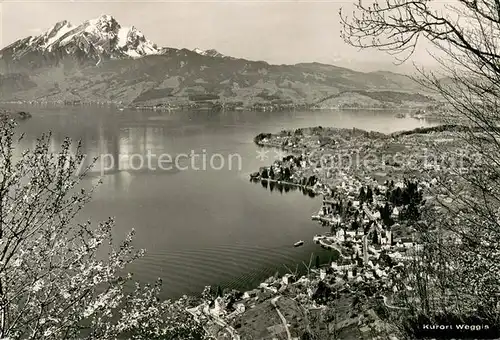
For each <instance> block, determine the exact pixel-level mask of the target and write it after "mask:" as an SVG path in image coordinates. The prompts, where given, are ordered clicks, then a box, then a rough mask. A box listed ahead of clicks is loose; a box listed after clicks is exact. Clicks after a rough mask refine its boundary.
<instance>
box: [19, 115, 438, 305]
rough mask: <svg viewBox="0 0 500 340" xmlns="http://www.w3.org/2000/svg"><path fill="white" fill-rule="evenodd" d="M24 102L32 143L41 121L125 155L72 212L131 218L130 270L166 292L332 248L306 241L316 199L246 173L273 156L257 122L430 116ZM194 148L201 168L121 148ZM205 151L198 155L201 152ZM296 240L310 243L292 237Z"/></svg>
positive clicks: (393, 125) (280, 124) (231, 283)
mask: <svg viewBox="0 0 500 340" xmlns="http://www.w3.org/2000/svg"><path fill="white" fill-rule="evenodd" d="M24 109H26V110H28V111H30V112H31V113H32V114H33V118H31V119H30V120H28V121H25V122H21V123H20V130H22V131H23V132H25V133H26V137H25V140H24V142H23V146H24V147H30V146H31V145H33V142H34V140H35V139H36V137H38V136H39V135H40V134H41V133H42V132H47V131H52V134H53V140H54V147H56V146H57V145H58V144H60V142H61V140H62V139H63V138H64V137H66V136H68V137H71V138H72V139H81V140H82V141H83V148H84V151H85V153H87V154H88V155H89V158H90V157H95V156H99V155H110V156H108V157H109V158H108V159H107V160H109V159H111V158H123V159H124V160H125V161H124V162H122V163H121V164H120V165H119V167H118V166H117V165H116V164H115V167H114V168H113V169H112V170H111V171H109V172H107V174H105V175H104V176H103V177H102V180H103V183H102V184H101V186H100V187H99V188H98V190H97V192H96V194H95V196H94V199H93V201H92V202H91V203H90V204H89V205H88V206H87V207H86V208H85V210H84V211H83V212H82V214H81V216H80V219H81V220H85V219H87V218H89V219H91V220H92V221H96V222H97V221H101V220H105V219H107V218H108V217H109V216H113V217H115V219H116V233H117V236H123V235H125V234H126V233H127V232H128V231H129V230H130V229H131V228H135V229H136V231H137V236H136V244H137V246H138V247H139V248H146V249H147V254H146V256H145V257H144V258H142V259H140V260H139V261H137V262H136V263H135V264H133V265H132V266H131V267H130V268H129V271H131V272H132V273H134V277H135V278H136V279H137V280H140V281H142V282H152V281H154V280H155V279H156V278H158V277H161V278H162V279H163V282H164V288H165V294H166V296H169V297H177V296H179V295H181V294H190V293H199V292H200V291H201V290H202V289H203V287H204V286H205V285H217V284H220V285H221V286H223V287H232V288H238V289H245V288H249V287H251V286H252V285H254V284H255V283H257V282H260V281H261V280H262V279H265V278H266V277H268V276H270V275H272V274H273V273H275V272H276V271H277V270H281V271H283V270H284V268H285V267H284V265H285V264H286V265H288V266H289V267H293V268H295V264H297V263H301V262H302V261H308V260H309V258H310V255H311V253H314V256H316V255H320V256H321V259H322V261H325V260H328V259H329V257H330V256H331V254H330V253H328V252H326V251H324V250H322V249H321V248H320V247H318V246H317V245H314V244H313V243H312V237H313V236H314V235H315V234H316V233H319V232H320V227H319V225H318V224H316V223H315V222H312V221H311V220H310V217H311V215H313V214H315V213H316V212H317V211H318V210H319V208H320V205H321V198H319V197H318V198H311V197H309V196H307V195H304V194H303V193H301V192H300V191H291V192H289V193H285V192H283V193H280V192H279V191H277V190H274V191H273V192H270V191H269V189H264V188H263V187H262V186H261V185H260V184H255V183H251V182H250V181H249V178H248V176H249V174H250V173H251V172H253V171H256V170H258V168H259V167H261V166H264V165H268V164H269V163H271V162H272V161H274V156H275V154H274V152H269V154H268V156H269V159H267V160H260V159H258V158H257V156H258V154H257V150H258V148H257V147H256V146H255V145H254V143H253V137H254V136H255V135H257V134H258V133H260V132H278V131H280V130H282V129H290V128H293V129H295V128H299V127H308V126H318V125H321V126H335V127H346V128H352V127H357V128H360V129H366V130H377V131H381V132H392V131H397V130H404V129H412V128H416V127H420V126H426V125H428V124H427V123H425V122H423V121H418V120H415V119H411V118H405V119H398V118H395V117H394V114H395V113H396V112H394V111H392V112H381V111H364V112H363V111H344V112H342V111H313V112H287V113H284V112H264V113H257V112H227V113H207V112H178V113H156V112H137V111H116V110H113V109H108V108H95V107H78V108H72V107H71V108H38V107H37V108H24ZM148 150H149V151H148ZM192 150H193V152H195V153H196V154H199V155H200V157H199V158H198V161H197V162H196V168H197V169H198V170H197V169H195V168H193V167H191V166H189V165H190V159H187V158H186V159H182V160H181V158H179V159H180V160H181V161H180V163H181V165H182V166H184V167H185V168H186V170H178V169H175V170H160V169H157V170H146V169H144V167H143V169H142V170H139V171H134V170H133V169H132V167H137V166H138V163H137V162H135V163H134V162H132V163H131V162H130V161H126V159H125V157H123V156H126V155H128V156H129V158H130V157H132V158H135V161H139V162H140V156H143V157H145V158H146V157H147V155H148V152H149V154H150V155H160V154H166V155H168V156H169V157H172V158H174V157H176V156H179V155H182V154H189V153H191V151H192ZM203 154H205V157H206V159H207V160H206V161H205V162H203V161H202V160H200V158H201V157H202V155H203ZM133 155H135V156H133ZM213 155H219V156H217V159H214V164H215V165H216V167H217V166H219V165H221V159H222V160H224V162H225V166H224V167H223V168H222V169H220V170H217V169H212V168H211V167H210V163H209V160H210V159H211V157H213ZM231 155H232V156H234V155H239V157H240V161H238V160H237V158H234V157H233V158H231V159H232V160H233V163H232V167H231V168H230V167H229V159H230V156H231ZM152 159H153V160H154V158H152ZM191 160H192V158H191ZM183 162H184V163H183ZM104 163H105V164H104V165H106V166H107V165H110V163H109V162H104ZM115 163H118V162H115ZM203 163H205V164H208V165H207V166H206V170H202V169H201V170H200V168H202V165H203ZM238 163H241V164H238ZM130 164H132V165H130ZM153 164H157V163H153ZM110 168H111V167H110ZM96 170H97V171H96V176H95V177H93V178H91V179H89V182H94V181H96V179H97V178H98V177H99V176H98V175H99V170H100V168H98V169H96ZM89 184H90V183H89ZM298 240H304V241H306V243H305V245H304V246H303V247H299V248H294V247H293V243H295V242H296V241H298Z"/></svg>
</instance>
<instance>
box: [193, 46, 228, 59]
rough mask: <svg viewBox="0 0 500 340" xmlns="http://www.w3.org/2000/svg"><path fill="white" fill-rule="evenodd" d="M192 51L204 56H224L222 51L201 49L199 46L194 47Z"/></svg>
mask: <svg viewBox="0 0 500 340" xmlns="http://www.w3.org/2000/svg"><path fill="white" fill-rule="evenodd" d="M193 52H195V53H198V54H199V55H202V56H206V57H214V58H225V57H226V56H225V55H224V54H222V53H219V52H218V51H217V50H214V49H210V50H202V49H200V48H195V49H194V50H193Z"/></svg>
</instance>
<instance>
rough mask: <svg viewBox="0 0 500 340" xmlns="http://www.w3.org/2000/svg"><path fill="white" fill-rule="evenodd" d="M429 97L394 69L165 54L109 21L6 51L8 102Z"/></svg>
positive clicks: (372, 101) (2, 75)
mask: <svg viewBox="0 0 500 340" xmlns="http://www.w3.org/2000/svg"><path fill="white" fill-rule="evenodd" d="M423 92H424V90H423V89H422V88H420V86H419V85H418V84H417V83H415V82H414V81H413V80H411V79H409V78H408V77H406V76H404V75H401V74H397V73H392V72H383V71H380V72H370V73H363V72H356V71H353V70H350V69H347V68H342V67H337V66H333V65H326V64H320V63H301V64H295V65H271V64H268V63H266V62H264V61H250V60H245V59H239V58H233V57H230V56H226V55H223V54H222V53H220V52H218V51H216V50H214V49H209V50H201V49H198V48H196V49H194V50H189V49H176V48H169V47H159V46H158V45H157V44H154V43H153V42H151V41H149V40H148V39H147V38H146V37H145V35H144V34H143V33H142V32H140V31H139V30H138V29H137V28H135V27H133V26H132V27H122V26H121V25H120V24H119V23H118V21H117V20H116V19H115V18H113V17H112V16H110V15H102V16H100V17H99V18H96V19H91V20H87V21H85V22H83V23H82V24H80V25H77V26H75V25H73V24H71V23H69V22H68V21H61V22H58V23H57V24H55V25H54V26H53V27H51V28H50V29H49V30H47V31H46V32H44V33H42V34H40V35H38V36H30V37H26V38H23V39H20V40H18V41H15V42H14V43H12V44H10V45H8V46H6V47H5V48H3V49H2V50H0V95H1V101H3V102H6V101H9V102H13V101H14V102H47V103H48V102H54V103H84V102H90V103H115V104H120V105H124V106H125V105H127V106H132V107H159V106H166V107H186V106H188V107H192V106H200V105H201V106H207V105H208V106H209V107H210V105H214V103H217V105H229V106H234V107H242V108H258V107H265V106H269V105H274V106H316V107H339V106H347V107H353V106H354V107H356V106H358V107H363V106H375V107H377V106H379V107H387V106H400V105H405V104H408V103H413V104H415V103H420V104H421V103H428V102H431V101H433V99H432V98H431V97H429V96H428V95H425V94H424V93H423ZM394 93H397V95H394Z"/></svg>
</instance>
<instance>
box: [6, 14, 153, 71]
mask: <svg viewBox="0 0 500 340" xmlns="http://www.w3.org/2000/svg"><path fill="white" fill-rule="evenodd" d="M55 52H60V53H61V54H62V55H79V56H80V57H81V58H89V59H93V60H95V61H100V60H102V59H103V58H111V59H121V58H139V57H143V56H146V55H153V54H161V49H160V48H158V47H157V46H156V44H153V43H152V42H151V41H149V40H147V39H146V37H145V36H144V34H143V33H142V32H140V31H139V30H138V29H137V28H135V27H134V26H132V27H122V26H121V25H120V24H119V23H118V21H117V20H116V19H115V18H114V17H112V16H111V15H106V14H104V15H101V16H100V17H98V18H95V19H91V20H87V21H85V22H83V23H82V24H80V25H78V26H73V25H72V24H71V23H69V22H68V21H66V20H64V21H60V22H58V23H57V24H55V25H54V26H53V27H51V28H50V29H49V30H47V31H46V32H45V33H42V34H41V35H39V36H35V37H29V38H27V39H21V40H18V41H16V42H15V43H13V44H11V45H9V46H7V47H6V48H4V49H3V50H1V51H0V57H4V56H5V55H10V56H11V57H12V59H14V60H16V59H20V58H21V57H22V56H24V55H26V54H32V53H41V54H44V55H47V54H50V53H55Z"/></svg>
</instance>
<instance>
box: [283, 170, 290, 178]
mask: <svg viewBox="0 0 500 340" xmlns="http://www.w3.org/2000/svg"><path fill="white" fill-rule="evenodd" d="M290 176H291V173H290V169H289V168H288V167H287V168H285V172H284V174H283V177H284V179H285V180H289V179H290Z"/></svg>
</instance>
